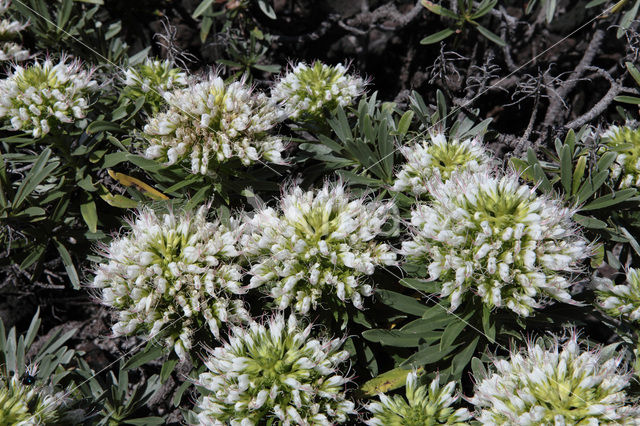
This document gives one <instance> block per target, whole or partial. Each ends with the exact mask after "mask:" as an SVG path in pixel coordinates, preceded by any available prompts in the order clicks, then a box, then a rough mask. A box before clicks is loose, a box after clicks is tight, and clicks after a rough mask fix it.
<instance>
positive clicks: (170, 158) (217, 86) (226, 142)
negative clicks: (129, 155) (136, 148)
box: [144, 75, 284, 174]
mask: <svg viewBox="0 0 640 426" xmlns="http://www.w3.org/2000/svg"><path fill="white" fill-rule="evenodd" d="M164 98H165V101H166V102H167V104H168V105H169V108H168V109H167V110H166V111H164V112H161V113H159V114H155V115H153V116H152V117H151V118H150V119H149V121H148V123H147V124H146V126H145V127H144V133H145V138H146V140H147V142H148V147H147V148H146V151H145V152H144V155H145V157H147V158H149V159H153V160H158V161H162V162H164V163H166V164H177V163H181V162H183V161H187V162H188V163H190V166H191V172H192V173H194V174H208V173H210V171H211V170H212V169H215V168H216V166H217V165H219V164H220V163H225V162H227V161H229V160H231V159H233V158H236V159H238V160H240V162H241V163H242V164H243V165H245V166H248V165H251V164H254V163H256V162H260V161H262V160H265V161H270V162H272V163H283V161H282V158H281V156H280V155H281V152H282V151H283V150H284V146H283V144H282V140H281V139H280V138H279V137H277V136H271V135H269V131H271V130H272V129H273V127H274V126H275V125H276V124H277V123H278V121H279V119H280V113H279V112H278V109H277V107H276V106H275V104H273V103H272V102H270V101H269V99H268V98H267V97H266V96H265V95H264V94H262V93H254V92H252V90H251V88H250V87H248V86H246V85H245V84H244V83H242V82H239V81H236V82H233V83H231V84H225V83H224V81H223V80H222V78H220V77H217V76H214V75H211V76H209V77H208V79H207V80H205V81H201V82H199V83H195V84H192V85H191V86H189V87H186V88H183V89H177V90H173V91H171V92H166V93H165V94H164Z"/></svg>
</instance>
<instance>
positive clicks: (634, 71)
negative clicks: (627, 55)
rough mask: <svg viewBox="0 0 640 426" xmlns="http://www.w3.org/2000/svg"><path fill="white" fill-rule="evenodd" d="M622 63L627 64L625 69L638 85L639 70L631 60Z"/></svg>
mask: <svg viewBox="0 0 640 426" xmlns="http://www.w3.org/2000/svg"><path fill="white" fill-rule="evenodd" d="M624 64H625V65H626V66H627V70H628V71H629V74H631V77H633V79H634V80H635V81H636V84H637V85H638V86H640V71H638V69H637V68H636V67H634V66H633V63H631V62H625V63H624Z"/></svg>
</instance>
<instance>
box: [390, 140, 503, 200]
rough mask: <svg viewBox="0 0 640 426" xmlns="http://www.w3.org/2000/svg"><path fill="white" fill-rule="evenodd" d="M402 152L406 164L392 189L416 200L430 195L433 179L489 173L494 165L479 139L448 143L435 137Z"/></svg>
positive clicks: (401, 150)
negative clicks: (414, 197) (409, 194)
mask: <svg viewBox="0 0 640 426" xmlns="http://www.w3.org/2000/svg"><path fill="white" fill-rule="evenodd" d="M400 152H402V155H404V157H405V159H406V161H407V163H406V164H405V165H403V166H402V168H401V169H400V171H399V172H398V174H397V176H396V181H395V183H394V184H393V187H392V188H391V189H392V190H394V191H409V192H410V193H412V194H413V195H415V196H416V197H418V196H421V195H423V194H425V193H427V184H428V183H429V180H430V179H440V180H442V181H445V180H447V179H449V178H450V177H451V176H452V175H453V174H456V173H463V172H473V173H475V172H482V171H486V170H487V169H488V168H489V167H490V163H491V157H490V156H489V154H488V152H487V151H486V150H485V149H484V148H483V146H482V144H481V142H480V140H479V139H477V138H476V139H464V140H462V141H461V140H459V139H447V137H446V136H445V135H444V134H443V133H433V134H431V135H430V137H429V139H425V140H424V141H422V142H421V143H416V144H415V145H413V146H410V147H401V148H400Z"/></svg>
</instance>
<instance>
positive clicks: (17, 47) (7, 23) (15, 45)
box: [0, 0, 31, 62]
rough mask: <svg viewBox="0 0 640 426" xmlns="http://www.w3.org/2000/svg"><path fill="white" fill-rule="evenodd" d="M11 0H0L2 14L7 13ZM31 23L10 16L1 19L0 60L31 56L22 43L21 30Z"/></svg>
mask: <svg viewBox="0 0 640 426" xmlns="http://www.w3.org/2000/svg"><path fill="white" fill-rule="evenodd" d="M9 6H11V1H10V0H0V15H7V11H8V9H9ZM28 25H29V24H23V23H22V22H18V21H14V20H13V19H11V17H10V16H7V17H5V18H2V19H0V62H4V61H25V60H27V59H29V57H30V56H31V55H30V54H29V51H28V50H26V49H24V48H23V47H22V45H21V44H20V32H21V31H22V30H24V29H25V28H26V27H27V26H28Z"/></svg>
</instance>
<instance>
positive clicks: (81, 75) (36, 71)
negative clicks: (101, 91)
mask: <svg viewBox="0 0 640 426" xmlns="http://www.w3.org/2000/svg"><path fill="white" fill-rule="evenodd" d="M91 75H92V71H85V70H83V69H82V65H81V64H80V62H79V61H75V60H74V61H71V62H69V63H67V59H66V58H65V57H62V58H61V59H60V61H59V62H58V63H56V64H54V63H53V62H52V60H51V59H46V60H45V61H44V62H42V63H40V62H37V61H36V62H34V63H33V64H32V65H29V66H28V67H22V66H19V65H16V66H15V69H14V71H13V73H11V74H10V75H9V76H8V77H7V78H5V79H3V80H0V118H4V119H5V120H7V119H8V120H10V122H11V126H10V129H11V130H23V131H25V132H27V133H29V134H32V135H33V137H35V138H39V137H41V136H44V135H46V134H47V133H49V131H50V130H51V129H56V128H58V127H60V126H61V125H62V124H63V123H73V122H74V121H75V120H77V119H81V118H84V117H85V115H86V113H87V110H88V108H89V98H88V96H89V94H90V92H92V91H93V90H95V89H96V87H97V83H96V81H94V80H92V79H91Z"/></svg>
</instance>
